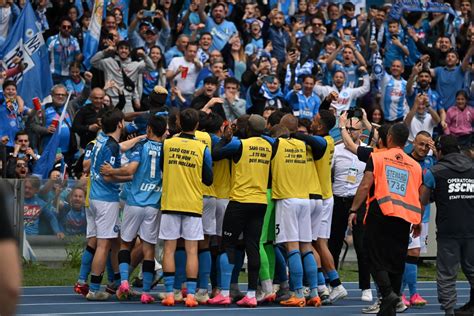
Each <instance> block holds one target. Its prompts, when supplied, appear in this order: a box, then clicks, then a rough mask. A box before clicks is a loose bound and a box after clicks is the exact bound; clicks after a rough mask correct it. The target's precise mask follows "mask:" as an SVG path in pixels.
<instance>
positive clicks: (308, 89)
mask: <svg viewBox="0 0 474 316" xmlns="http://www.w3.org/2000/svg"><path fill="white" fill-rule="evenodd" d="M314 84H315V82H314V79H313V78H309V77H308V78H305V79H304V81H303V92H304V94H306V95H309V94H311V93H313V88H314Z"/></svg>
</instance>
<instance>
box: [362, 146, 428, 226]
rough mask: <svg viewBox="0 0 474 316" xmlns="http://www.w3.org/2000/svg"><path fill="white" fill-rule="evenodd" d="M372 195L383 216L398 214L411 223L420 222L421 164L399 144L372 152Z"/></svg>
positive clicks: (396, 215)
mask: <svg viewBox="0 0 474 316" xmlns="http://www.w3.org/2000/svg"><path fill="white" fill-rule="evenodd" d="M372 161H373V163H374V172H373V173H374V184H375V191H374V196H372V197H369V202H372V201H373V200H374V199H375V200H377V202H378V204H379V206H380V209H381V210H382V213H383V214H384V215H385V216H395V217H400V218H402V219H404V220H406V221H407V222H409V223H412V224H419V223H420V222H421V211H422V209H421V203H420V195H419V191H418V190H419V188H420V186H421V184H422V173H421V167H420V164H419V163H418V162H416V161H415V160H414V159H413V158H411V157H410V156H408V155H407V154H405V153H404V152H403V150H402V149H400V148H391V149H388V150H384V151H379V152H375V153H372Z"/></svg>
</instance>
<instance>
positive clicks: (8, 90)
mask: <svg viewBox="0 0 474 316" xmlns="http://www.w3.org/2000/svg"><path fill="white" fill-rule="evenodd" d="M3 94H4V95H5V96H6V97H7V98H10V99H11V98H16V87H15V86H13V85H9V86H6V87H5V89H4V90H3Z"/></svg>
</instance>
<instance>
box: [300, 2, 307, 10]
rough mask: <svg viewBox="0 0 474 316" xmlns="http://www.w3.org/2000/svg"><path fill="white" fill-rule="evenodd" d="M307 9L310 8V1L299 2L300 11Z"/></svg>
mask: <svg viewBox="0 0 474 316" xmlns="http://www.w3.org/2000/svg"><path fill="white" fill-rule="evenodd" d="M307 9H308V3H306V1H300V3H299V4H298V10H299V11H300V12H306V10H307Z"/></svg>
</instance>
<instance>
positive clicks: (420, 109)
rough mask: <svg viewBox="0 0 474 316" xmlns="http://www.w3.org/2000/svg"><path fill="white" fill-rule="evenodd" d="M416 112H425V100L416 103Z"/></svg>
mask: <svg viewBox="0 0 474 316" xmlns="http://www.w3.org/2000/svg"><path fill="white" fill-rule="evenodd" d="M416 112H417V113H419V114H423V113H425V112H426V104H425V102H420V103H418V108H417V109H416Z"/></svg>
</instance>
